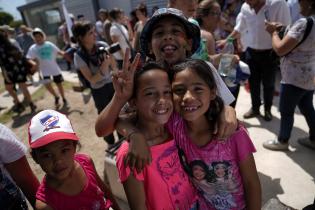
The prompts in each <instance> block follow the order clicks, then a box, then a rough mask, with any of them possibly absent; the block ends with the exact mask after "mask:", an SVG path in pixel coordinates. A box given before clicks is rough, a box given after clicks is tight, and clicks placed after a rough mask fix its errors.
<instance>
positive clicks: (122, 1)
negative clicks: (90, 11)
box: [99, 0, 132, 15]
mask: <svg viewBox="0 0 315 210" xmlns="http://www.w3.org/2000/svg"><path fill="white" fill-rule="evenodd" d="M99 5H100V8H104V9H107V10H111V9H113V8H115V7H118V8H120V9H122V10H124V11H125V14H126V15H129V13H130V11H131V8H132V7H131V2H130V0H106V1H104V0H99Z"/></svg>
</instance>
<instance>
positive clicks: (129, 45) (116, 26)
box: [113, 23, 132, 50]
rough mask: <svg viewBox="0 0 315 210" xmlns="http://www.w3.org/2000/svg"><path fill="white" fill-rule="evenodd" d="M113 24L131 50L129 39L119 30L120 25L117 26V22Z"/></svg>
mask: <svg viewBox="0 0 315 210" xmlns="http://www.w3.org/2000/svg"><path fill="white" fill-rule="evenodd" d="M113 25H114V26H116V27H117V28H118V30H119V31H120V33H121V34H122V35H123V37H124V39H125V41H126V42H127V44H128V46H129V48H130V50H131V49H132V47H131V44H130V42H129V40H128V39H127V37H126V35H125V34H124V32H123V31H122V30H121V28H120V26H119V25H118V24H116V23H113Z"/></svg>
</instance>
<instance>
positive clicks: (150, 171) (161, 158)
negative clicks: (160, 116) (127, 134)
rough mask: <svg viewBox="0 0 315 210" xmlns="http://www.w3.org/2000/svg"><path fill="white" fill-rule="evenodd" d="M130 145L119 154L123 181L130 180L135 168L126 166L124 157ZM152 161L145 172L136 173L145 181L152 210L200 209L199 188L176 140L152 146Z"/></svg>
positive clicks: (122, 147)
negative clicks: (185, 167) (182, 160)
mask: <svg viewBox="0 0 315 210" xmlns="http://www.w3.org/2000/svg"><path fill="white" fill-rule="evenodd" d="M128 146H129V144H128V143H127V142H125V143H123V144H122V145H121V147H120V149H119V151H118V153H117V162H116V164H117V169H118V172H119V178H120V180H121V182H124V181H126V179H127V178H128V177H129V175H130V173H131V171H130V168H129V167H125V165H124V162H123V158H124V156H125V155H126V154H127V152H128ZM150 151H151V155H152V163H151V164H150V165H148V166H146V167H145V168H144V170H143V171H142V172H141V173H137V172H136V170H134V171H133V172H132V173H133V175H134V176H135V178H136V179H137V180H139V181H143V184H144V188H145V189H144V190H145V196H146V207H147V208H148V209H149V210H163V209H165V210H171V209H183V210H190V209H195V208H196V191H195V189H194V187H193V186H192V184H191V183H190V181H189V177H188V176H187V175H186V173H185V172H184V170H183V169H182V167H181V164H180V162H179V158H178V152H177V148H176V145H175V142H174V140H170V141H167V142H165V143H163V144H159V145H155V146H151V147H150Z"/></svg>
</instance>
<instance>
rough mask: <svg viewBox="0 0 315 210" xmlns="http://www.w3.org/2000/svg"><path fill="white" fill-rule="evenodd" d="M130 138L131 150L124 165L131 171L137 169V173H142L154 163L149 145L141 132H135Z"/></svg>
mask: <svg viewBox="0 0 315 210" xmlns="http://www.w3.org/2000/svg"><path fill="white" fill-rule="evenodd" d="M128 138H129V141H130V143H129V150H128V154H127V155H126V156H125V158H124V164H125V166H127V165H128V166H129V167H130V168H131V169H133V168H135V167H136V170H137V172H138V173H140V172H141V171H142V170H143V168H144V167H145V166H146V165H148V164H150V163H151V161H152V157H151V153H150V148H149V145H148V144H147V141H146V139H145V138H144V136H143V135H142V134H141V133H140V132H133V133H131V134H129V135H128Z"/></svg>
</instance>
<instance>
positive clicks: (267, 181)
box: [0, 71, 315, 209]
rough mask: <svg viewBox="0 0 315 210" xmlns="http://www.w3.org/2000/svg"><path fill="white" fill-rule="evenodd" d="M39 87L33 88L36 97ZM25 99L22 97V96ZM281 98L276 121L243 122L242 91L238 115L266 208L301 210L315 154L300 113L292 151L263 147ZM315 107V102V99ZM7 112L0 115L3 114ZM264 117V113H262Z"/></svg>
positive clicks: (4, 100)
mask: <svg viewBox="0 0 315 210" xmlns="http://www.w3.org/2000/svg"><path fill="white" fill-rule="evenodd" d="M63 76H64V78H65V80H67V81H70V82H74V83H78V78H77V75H76V73H74V72H69V71H63ZM39 87H40V85H37V86H35V87H33V86H30V87H29V90H30V91H31V92H32V93H33V92H34V91H36V89H38V88H39ZM19 97H21V99H22V94H19ZM0 101H1V103H0V106H6V107H7V108H10V107H12V105H13V103H12V99H11V98H10V96H9V95H8V94H7V93H6V92H5V93H3V94H1V95H0ZM278 103H279V97H275V100H274V106H273V107H272V113H273V115H274V118H273V120H272V121H271V122H266V121H264V120H263V119H262V118H253V119H246V120H244V119H243V114H244V113H245V112H246V111H248V109H249V108H250V95H249V93H247V92H246V91H245V90H244V88H241V91H240V95H239V98H238V102H237V105H236V111H237V116H238V118H239V119H240V120H241V121H243V122H244V124H245V126H246V127H247V129H248V131H249V133H250V136H251V138H252V140H253V142H254V144H255V146H256V149H257V152H256V153H255V155H254V156H255V160H256V165H257V169H258V172H259V176H260V180H261V184H262V190H263V194H262V195H263V204H264V203H266V202H267V201H268V200H269V199H271V198H278V199H279V200H280V201H281V202H283V203H284V204H286V205H288V206H291V207H293V208H295V209H302V208H303V207H304V206H306V205H308V204H310V203H312V202H313V201H314V197H315V182H314V177H315V164H314V160H315V151H314V150H310V149H308V148H305V147H303V146H301V145H299V144H298V143H297V141H296V140H297V138H299V137H304V136H307V132H308V127H307V125H306V122H305V120H304V117H303V116H302V115H301V114H300V113H299V111H298V109H297V110H296V114H295V122H294V128H293V130H292V137H291V139H290V151H288V152H274V151H269V150H266V149H264V148H263V147H262V143H263V142H264V141H266V140H269V139H274V138H276V135H277V133H278V129H279V123H280V121H279V120H280V115H279V112H278V110H277V109H278ZM314 103H315V99H314ZM5 111H6V110H3V111H1V113H0V114H2V113H3V112H5ZM261 111H262V113H263V110H261Z"/></svg>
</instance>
